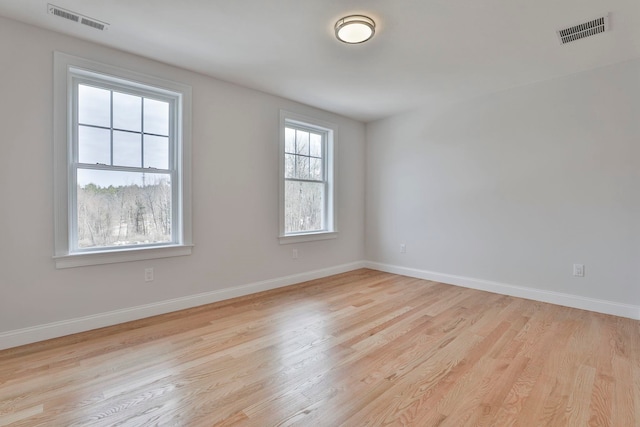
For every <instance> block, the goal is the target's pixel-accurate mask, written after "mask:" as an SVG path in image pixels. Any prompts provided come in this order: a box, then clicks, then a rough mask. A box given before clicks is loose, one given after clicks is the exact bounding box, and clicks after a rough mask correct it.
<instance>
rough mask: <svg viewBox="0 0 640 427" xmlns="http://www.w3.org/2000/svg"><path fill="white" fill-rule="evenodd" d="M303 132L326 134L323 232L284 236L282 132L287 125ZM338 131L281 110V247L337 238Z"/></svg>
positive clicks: (283, 133)
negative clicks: (336, 146) (303, 129)
mask: <svg viewBox="0 0 640 427" xmlns="http://www.w3.org/2000/svg"><path fill="white" fill-rule="evenodd" d="M289 124H290V125H293V126H297V127H301V128H306V129H309V130H312V131H319V132H323V133H326V141H325V150H326V153H325V156H326V159H325V165H324V167H325V174H326V190H325V191H326V200H325V208H324V209H325V212H323V215H325V217H326V218H325V221H326V224H327V227H326V230H321V231H310V232H299V233H285V221H284V216H285V207H284V206H285V197H284V192H285V182H286V179H285V128H286V127H287V125H289ZM337 135H338V127H337V126H336V125H335V124H333V123H329V122H325V121H323V120H318V119H315V118H313V117H308V116H304V115H301V114H297V113H292V112H289V111H285V110H280V139H279V166H280V167H279V202H278V206H279V233H278V239H279V241H280V244H289V243H302V242H309V241H316V240H326V239H335V238H337V237H338V221H337V197H336V185H335V180H336V162H335V141H336V140H337Z"/></svg>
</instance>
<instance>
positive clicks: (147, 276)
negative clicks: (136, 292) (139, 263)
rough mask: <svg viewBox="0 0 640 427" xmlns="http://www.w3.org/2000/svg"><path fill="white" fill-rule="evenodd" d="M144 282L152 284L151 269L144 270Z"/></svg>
mask: <svg viewBox="0 0 640 427" xmlns="http://www.w3.org/2000/svg"><path fill="white" fill-rule="evenodd" d="M144 281H145V282H153V268H145V269H144Z"/></svg>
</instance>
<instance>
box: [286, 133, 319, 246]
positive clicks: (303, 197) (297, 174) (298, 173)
mask: <svg viewBox="0 0 640 427" xmlns="http://www.w3.org/2000/svg"><path fill="white" fill-rule="evenodd" d="M325 152H326V149H325V135H324V134H323V133H320V132H314V131H311V130H308V129H301V128H295V127H286V128H285V153H284V156H285V159H284V162H285V168H284V173H285V177H284V178H285V188H284V199H285V200H284V203H285V206H284V228H285V230H284V231H285V233H287V234H289V233H303V232H314V231H322V230H324V229H325V228H326V226H325V219H324V212H325V206H326V200H325V197H326V196H325V195H326V181H325V174H326V173H325Z"/></svg>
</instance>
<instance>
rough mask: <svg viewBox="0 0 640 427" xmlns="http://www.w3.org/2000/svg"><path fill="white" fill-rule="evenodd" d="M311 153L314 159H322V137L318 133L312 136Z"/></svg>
mask: <svg viewBox="0 0 640 427" xmlns="http://www.w3.org/2000/svg"><path fill="white" fill-rule="evenodd" d="M310 151H311V155H312V156H313V157H322V136H321V135H318V134H317V133H312V134H311V141H310Z"/></svg>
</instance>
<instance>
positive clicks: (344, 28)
mask: <svg viewBox="0 0 640 427" xmlns="http://www.w3.org/2000/svg"><path fill="white" fill-rule="evenodd" d="M335 30H336V37H337V38H338V40H340V41H341V42H343V43H348V44H358V43H364V42H366V41H367V40H369V39H370V38H371V37H373V35H374V34H375V32H376V23H375V22H374V21H373V19H371V18H369V17H368V16H364V15H349V16H345V17H344V18H340V19H338V22H336V26H335Z"/></svg>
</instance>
